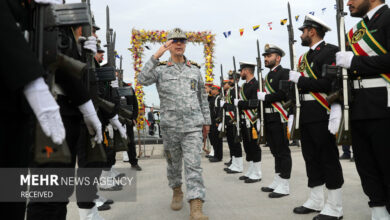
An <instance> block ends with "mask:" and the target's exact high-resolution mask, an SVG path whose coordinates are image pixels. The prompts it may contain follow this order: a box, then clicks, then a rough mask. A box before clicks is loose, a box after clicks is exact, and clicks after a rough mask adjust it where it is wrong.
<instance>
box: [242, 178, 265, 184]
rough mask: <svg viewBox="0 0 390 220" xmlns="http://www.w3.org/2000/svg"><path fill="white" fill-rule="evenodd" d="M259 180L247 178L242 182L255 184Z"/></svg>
mask: <svg viewBox="0 0 390 220" xmlns="http://www.w3.org/2000/svg"><path fill="white" fill-rule="evenodd" d="M260 181H261V179H251V178H248V179H246V180H245V181H244V183H256V182H260Z"/></svg>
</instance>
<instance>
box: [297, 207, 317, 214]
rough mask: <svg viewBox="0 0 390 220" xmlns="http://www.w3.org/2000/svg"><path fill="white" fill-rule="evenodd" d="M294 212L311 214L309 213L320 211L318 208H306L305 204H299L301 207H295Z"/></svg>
mask: <svg viewBox="0 0 390 220" xmlns="http://www.w3.org/2000/svg"><path fill="white" fill-rule="evenodd" d="M293 212H294V213H295V214H309V213H312V212H320V211H317V210H314V209H309V208H306V207H305V206H299V207H295V208H294V210H293Z"/></svg>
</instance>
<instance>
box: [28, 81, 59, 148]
mask: <svg viewBox="0 0 390 220" xmlns="http://www.w3.org/2000/svg"><path fill="white" fill-rule="evenodd" d="M23 93H24V95H25V96H26V99H27V101H28V103H29V104H30V106H31V108H32V110H33V112H34V114H35V116H36V118H37V120H38V122H39V124H40V125H41V128H42V131H43V133H45V135H46V136H48V137H50V138H51V140H52V141H53V142H54V143H55V144H62V142H63V141H64V139H65V128H64V124H63V123H62V119H61V115H60V111H59V109H60V107H59V106H58V105H57V102H56V101H55V100H54V98H53V96H52V95H51V93H50V91H49V87H48V86H47V84H46V83H45V81H44V80H43V78H42V77H39V78H38V79H36V80H34V81H32V82H30V83H29V84H27V85H26V86H25V87H24V90H23Z"/></svg>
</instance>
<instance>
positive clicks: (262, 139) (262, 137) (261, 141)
mask: <svg viewBox="0 0 390 220" xmlns="http://www.w3.org/2000/svg"><path fill="white" fill-rule="evenodd" d="M256 44H257V58H256V61H257V78H258V79H259V91H261V92H262V91H263V90H264V89H263V74H262V72H261V71H262V70H263V69H262V67H261V58H260V46H259V40H257V41H256ZM259 106H260V112H259V114H260V131H259V136H258V138H257V143H258V144H265V143H266V141H265V132H264V108H263V106H264V102H263V101H260V102H259Z"/></svg>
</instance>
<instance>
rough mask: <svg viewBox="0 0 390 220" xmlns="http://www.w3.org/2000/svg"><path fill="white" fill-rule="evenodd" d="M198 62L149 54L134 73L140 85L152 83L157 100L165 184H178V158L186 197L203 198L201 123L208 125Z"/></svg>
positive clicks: (179, 177)
mask: <svg viewBox="0 0 390 220" xmlns="http://www.w3.org/2000/svg"><path fill="white" fill-rule="evenodd" d="M199 68H200V67H199V66H198V65H197V64H196V63H194V62H191V61H188V60H187V59H185V62H184V64H182V65H181V64H175V63H173V62H172V61H171V60H169V61H168V62H159V61H158V60H156V59H154V58H153V57H152V58H151V59H150V60H149V61H148V62H147V63H146V64H145V67H144V68H143V70H142V71H141V73H140V74H139V75H138V82H139V83H140V84H142V85H145V86H147V85H151V84H153V83H156V87H157V91H158V94H159V97H160V103H161V121H160V126H161V130H162V136H163V140H164V151H165V155H166V159H167V163H168V167H167V176H168V180H169V186H170V187H171V188H175V187H177V186H180V185H181V184H182V180H181V179H182V178H181V173H182V158H184V169H185V177H186V186H187V197H186V198H187V200H188V201H189V200H192V199H201V200H204V198H205V187H204V185H203V179H202V168H201V167H200V162H201V147H202V143H203V141H202V127H203V125H210V124H211V119H210V110H209V105H208V102H207V94H206V91H205V88H204V83H203V79H202V75H201V73H200V70H199Z"/></svg>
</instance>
